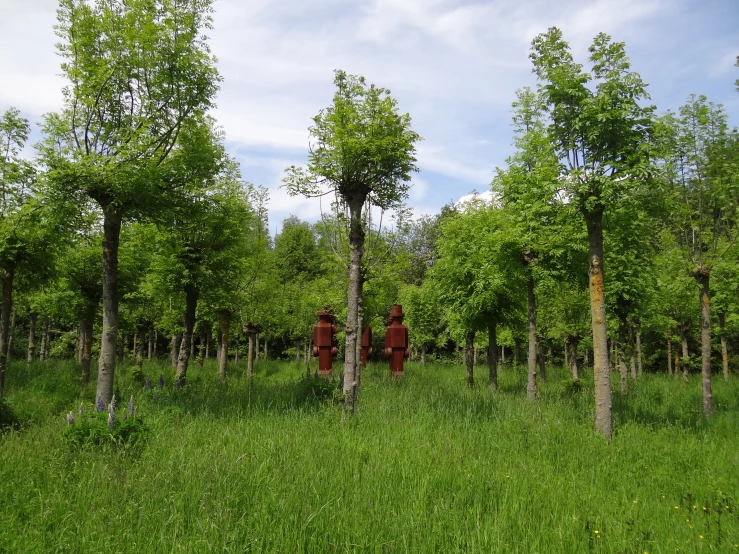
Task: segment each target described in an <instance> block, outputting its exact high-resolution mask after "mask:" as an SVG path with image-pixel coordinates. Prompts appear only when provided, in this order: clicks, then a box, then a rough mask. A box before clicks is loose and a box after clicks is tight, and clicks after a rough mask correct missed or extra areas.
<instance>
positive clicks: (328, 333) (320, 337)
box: [313, 309, 339, 375]
mask: <svg viewBox="0 0 739 554" xmlns="http://www.w3.org/2000/svg"><path fill="white" fill-rule="evenodd" d="M317 315H318V324H317V325H315V326H314V327H313V356H315V357H317V358H318V374H319V375H331V369H332V367H331V363H332V362H333V360H334V359H335V358H336V355H337V354H338V353H339V349H338V347H337V343H336V333H337V332H338V329H337V328H336V327H335V326H334V314H332V313H331V310H328V309H324V310H323V311H321V312H318V314H317Z"/></svg>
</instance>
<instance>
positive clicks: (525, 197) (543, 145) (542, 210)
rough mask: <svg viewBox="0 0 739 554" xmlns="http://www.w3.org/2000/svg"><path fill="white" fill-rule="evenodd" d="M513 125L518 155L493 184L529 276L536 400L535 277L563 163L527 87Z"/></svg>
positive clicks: (531, 388) (531, 383)
mask: <svg viewBox="0 0 739 554" xmlns="http://www.w3.org/2000/svg"><path fill="white" fill-rule="evenodd" d="M516 96H517V100H516V102H514V103H513V109H514V116H513V126H514V129H515V132H516V140H515V144H516V147H517V151H516V153H515V154H514V155H513V156H512V157H510V158H509V159H508V160H507V161H508V164H509V165H508V168H507V169H506V170H505V171H500V170H499V171H498V175H497V176H496V179H495V181H494V182H493V187H494V190H495V191H496V192H497V193H498V195H499V196H500V199H501V202H502V204H503V206H504V207H505V208H506V209H507V210H508V211H509V212H510V221H511V224H512V225H513V226H514V227H515V231H516V234H517V236H518V239H519V243H520V249H521V259H522V260H523V262H524V264H525V267H526V274H527V298H528V301H527V304H528V308H527V321H528V364H527V365H528V382H527V387H526V390H527V396H528V398H529V399H530V400H534V399H535V398H536V368H537V326H536V316H537V310H536V292H535V288H536V276H537V274H540V273H542V271H546V269H545V266H546V264H542V262H543V258H544V257H546V255H547V251H548V250H549V249H550V248H551V244H550V243H551V241H552V236H555V237H557V233H553V226H554V225H555V223H556V219H557V216H558V212H561V205H562V202H561V201H560V200H559V199H558V198H557V195H556V193H557V187H558V186H559V179H558V178H559V175H560V163H559V160H558V159H557V156H556V154H555V152H554V149H553V148H552V142H551V141H550V140H549V138H548V137H547V134H546V128H545V126H544V120H543V113H542V106H541V99H540V98H539V96H538V95H537V94H536V93H534V92H533V91H531V90H530V89H528V88H525V89H523V90H520V91H518V92H517V94H516Z"/></svg>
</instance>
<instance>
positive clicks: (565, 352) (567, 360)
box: [562, 337, 572, 371]
mask: <svg viewBox="0 0 739 554" xmlns="http://www.w3.org/2000/svg"><path fill="white" fill-rule="evenodd" d="M562 353H563V355H564V357H565V365H566V366H567V367H569V368H570V371H571V370H572V364H570V346H569V345H568V344H567V338H566V337H565V341H564V348H563V349H562Z"/></svg>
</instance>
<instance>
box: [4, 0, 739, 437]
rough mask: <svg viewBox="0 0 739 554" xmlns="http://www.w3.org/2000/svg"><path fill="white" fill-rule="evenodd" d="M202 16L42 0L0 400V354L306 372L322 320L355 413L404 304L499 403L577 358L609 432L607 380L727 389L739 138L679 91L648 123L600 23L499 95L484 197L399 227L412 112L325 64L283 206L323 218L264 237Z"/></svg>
mask: <svg viewBox="0 0 739 554" xmlns="http://www.w3.org/2000/svg"><path fill="white" fill-rule="evenodd" d="M211 10H212V8H211V5H210V3H209V2H202V1H194V0H193V1H184V2H176V3H172V2H169V1H168V0H157V1H156V2H153V3H151V2H147V3H143V2H126V3H121V2H116V1H114V0H105V1H103V0H100V1H98V2H95V3H87V2H83V1H81V0H62V1H61V2H60V8H59V11H58V17H59V24H58V26H57V27H56V30H57V33H58V35H59V37H60V45H59V53H60V55H61V56H62V58H63V64H62V70H63V74H64V76H65V77H66V78H67V80H68V86H67V87H65V89H64V104H63V107H62V109H61V110H60V111H59V112H56V113H52V114H48V115H47V116H46V117H45V119H44V124H43V129H42V130H43V139H42V141H41V142H40V143H39V144H38V145H37V146H36V155H35V157H34V158H33V159H32V160H29V159H28V158H27V157H26V156H24V155H23V154H22V152H23V150H24V148H25V147H26V143H27V141H28V137H29V133H30V124H29V122H28V121H27V120H26V119H25V118H24V117H23V116H22V115H21V114H20V113H19V112H18V110H16V109H14V108H9V109H7V110H6V111H5V113H4V114H3V115H2V118H0V142H1V143H2V146H3V159H2V165H1V166H0V186H1V187H2V198H0V269H1V270H2V314H1V317H0V394H2V392H3V387H4V382H5V378H6V368H7V364H8V360H9V359H21V358H22V359H24V360H27V361H29V362H30V361H33V360H36V359H39V360H46V359H49V358H53V357H72V356H74V357H76V358H77V359H78V360H79V363H80V375H81V382H82V384H83V385H85V384H87V382H88V381H89V379H90V378H91V375H92V374H93V371H92V367H93V360H95V359H97V360H98V363H97V392H96V395H97V396H98V397H99V398H101V399H102V401H103V402H108V401H110V398H111V396H112V395H113V390H114V382H115V367H116V364H117V363H121V362H122V361H123V360H125V359H126V358H128V359H130V360H131V361H132V362H133V364H134V365H135V368H136V369H135V371H137V375H138V376H139V378H140V379H142V380H143V379H144V378H145V376H146V366H147V363H146V360H147V359H152V358H154V357H157V356H163V355H166V352H167V351H168V352H169V356H170V357H171V362H172V366H173V372H174V374H175V377H176V382H177V384H178V385H179V386H183V385H185V384H186V382H187V372H188V367H189V365H190V364H191V363H192V362H193V360H194V359H197V360H198V361H199V363H200V364H201V365H202V364H203V360H205V359H206V358H208V357H217V358H218V367H219V377H220V379H221V380H224V379H226V378H227V368H228V364H229V361H230V360H233V361H238V358H239V355H242V356H244V355H246V357H247V371H248V373H249V375H251V373H252V371H253V364H254V361H255V360H256V359H258V357H259V356H263V357H268V356H271V357H285V358H294V359H295V360H297V361H298V362H301V363H306V366H308V364H307V361H308V359H309V356H310V352H311V344H310V341H311V336H312V326H313V324H314V323H315V314H316V312H317V311H318V310H319V309H321V308H322V307H324V306H329V307H331V309H333V310H334V312H335V314H336V316H337V320H338V322H339V323H340V324H341V325H340V327H341V335H342V336H341V339H342V340H341V345H342V348H341V350H342V356H343V358H344V360H345V363H344V371H343V379H344V401H345V404H346V405H347V406H348V408H349V409H352V408H353V405H354V402H355V399H356V396H357V387H358V383H359V379H358V374H357V367H358V365H359V362H358V358H357V355H356V353H357V349H358V348H357V339H358V337H359V336H361V332H362V329H363V327H366V326H368V325H369V326H373V327H375V328H382V327H383V326H384V324H385V320H386V317H387V314H388V312H389V308H390V306H391V305H392V304H394V303H398V302H400V303H402V304H403V306H404V309H405V311H406V313H407V323H408V325H409V328H410V340H411V349H412V351H413V356H414V357H415V358H416V359H418V360H420V361H421V363H425V362H426V361H427V360H429V359H431V358H433V359H449V360H459V361H462V360H463V361H464V363H465V365H466V367H467V380H468V383H469V384H470V386H473V385H474V384H475V381H474V366H475V365H476V363H477V362H478V358H484V359H485V360H486V363H487V365H488V375H489V377H488V381H489V386H490V388H491V390H492V391H496V390H497V387H498V380H497V375H498V371H499V370H500V368H501V367H503V366H504V364H506V362H509V363H510V362H513V363H514V364H518V363H520V364H521V365H523V363H524V359H525V360H526V364H525V365H526V368H527V375H528V379H527V396H528V398H530V399H531V400H535V399H536V396H537V379H546V369H547V366H548V365H549V364H553V363H565V364H567V366H568V367H569V369H570V371H571V374H572V379H573V380H577V379H578V378H579V376H580V375H581V372H582V371H583V370H585V368H587V370H592V371H593V372H594V378H595V402H596V407H595V421H596V428H597V429H598V431H599V432H601V433H602V434H603V435H604V436H606V437H610V436H611V432H612V424H611V408H610V405H611V394H612V393H611V389H612V384H611V374H612V371H618V375H619V389H620V391H621V393H623V394H626V393H627V392H628V389H629V384H630V381H633V380H635V379H638V377H639V375H641V374H642V372H643V371H661V372H665V373H667V374H670V375H674V376H687V375H688V374H689V373H690V372H700V373H701V375H702V391H703V410H704V413H705V415H706V416H710V415H711V411H712V397H711V376H712V373H713V372H716V371H721V372H722V373H723V377H724V378H726V379H728V378H729V376H730V371H731V369H732V368H733V369H736V367H737V355H738V354H739V352H738V348H737V345H738V341H739V248H738V247H736V244H735V243H736V239H737V236H738V235H739V219H738V218H739V214H738V213H737V210H738V206H737V202H739V134H738V133H737V131H736V129H734V130H731V129H729V127H728V123H727V116H726V113H725V112H724V111H723V109H722V108H721V106H718V105H715V104H712V103H711V102H709V101H708V100H707V99H706V98H704V97H702V96H690V97H689V98H688V100H687V102H686V104H685V105H684V106H683V107H682V108H681V109H680V110H679V112H678V113H672V112H667V113H663V114H659V112H658V111H657V108H656V107H654V106H651V105H649V104H648V103H647V101H648V99H649V96H648V93H647V87H646V85H645V84H644V83H643V82H642V80H641V78H640V77H639V75H638V74H637V73H636V72H634V71H633V70H632V69H631V66H630V62H629V59H628V57H627V56H626V52H625V46H624V45H623V44H622V43H618V42H614V41H612V40H611V38H610V37H608V36H607V35H604V34H600V35H598V36H597V37H596V38H595V39H594V41H593V43H592V45H591V47H590V50H589V51H590V57H589V63H590V66H589V67H590V69H589V70H588V71H586V70H585V69H584V67H583V66H582V65H581V64H579V63H577V62H576V61H575V60H574V58H573V56H572V54H571V53H570V50H569V47H568V45H567V43H566V41H565V40H564V38H563V36H562V33H561V32H560V31H559V30H558V29H556V28H553V29H550V30H549V31H548V32H546V33H543V34H541V35H539V36H537V37H536V38H535V39H534V41H533V43H532V47H531V55H530V57H531V60H532V64H533V70H534V73H535V74H536V76H537V78H538V85H537V87H536V89H535V90H532V89H528V88H527V89H522V90H520V91H518V92H517V95H516V101H515V102H514V104H513V130H514V134H515V143H514V144H515V149H516V150H515V153H514V154H513V155H512V156H511V157H510V158H509V159H508V160H507V165H506V167H504V168H499V169H498V170H497V172H496V175H495V177H494V179H493V182H492V187H493V192H494V200H493V201H491V202H483V201H481V200H472V201H470V202H468V203H465V204H458V205H449V206H446V207H444V208H443V209H442V210H441V212H440V213H439V214H437V215H435V216H427V217H422V218H417V219H413V218H412V217H410V213H409V210H408V207H407V206H406V205H405V200H406V199H407V191H408V187H409V184H408V183H409V179H410V174H411V173H412V172H414V171H417V170H418V169H417V167H416V165H415V162H416V160H415V143H416V142H417V141H418V140H419V139H420V137H419V136H418V135H417V134H416V133H415V132H414V131H413V130H412V128H411V120H410V117H409V115H408V114H401V113H400V112H399V111H398V106H397V103H396V101H395V100H394V99H393V98H392V97H391V96H390V93H389V91H387V90H386V89H383V88H380V87H375V86H374V85H369V84H368V83H366V82H365V80H364V79H363V78H361V77H356V76H352V75H348V74H346V73H344V72H342V71H337V72H336V75H335V85H336V92H335V95H334V98H333V102H332V104H331V105H330V106H329V107H328V108H326V109H324V110H322V111H321V112H319V114H318V115H317V116H316V117H315V118H314V125H313V126H312V127H311V128H310V132H311V136H312V137H313V142H312V149H311V154H310V156H309V159H308V166H307V168H299V167H291V168H288V169H287V171H286V174H285V178H284V186H285V187H286V188H287V189H288V190H289V192H290V193H292V194H305V195H308V196H317V195H329V194H330V195H331V197H332V198H333V202H332V204H331V209H330V210H329V211H327V213H326V214H324V216H323V217H322V218H321V220H320V221H318V222H316V223H310V222H305V221H301V220H300V219H298V218H297V217H291V218H289V219H287V220H285V221H284V222H283V225H282V229H281V231H280V233H279V234H278V235H277V236H276V237H274V239H273V238H272V237H270V235H269V233H268V226H267V213H266V203H267V201H268V198H267V194H266V191H265V190H264V189H263V188H260V187H255V186H253V185H251V184H249V183H247V182H246V181H244V179H243V177H242V175H241V173H240V168H239V165H238V163H237V162H236V161H234V160H233V159H232V158H231V157H230V156H229V155H228V154H227V153H226V151H225V147H224V136H223V131H222V130H221V129H220V127H219V126H218V124H217V122H216V121H215V120H214V119H213V118H212V117H211V116H210V115H209V110H210V108H211V107H212V102H213V97H214V95H215V93H216V91H217V88H218V82H219V80H220V77H219V75H218V72H217V70H216V68H215V61H214V59H213V57H212V56H211V55H210V52H209V49H208V45H207V39H206V38H205V37H204V34H203V33H204V32H205V31H206V30H207V29H208V28H209V26H210V13H211ZM388 214H392V217H390V216H389V215H388ZM388 223H389V224H388ZM375 337H377V338H379V339H381V334H380V333H376V334H375ZM380 346H381V345H377V347H376V348H375V352H382V348H381V347H380ZM506 355H507V359H506ZM308 371H309V370H308ZM11 378H12V376H11Z"/></svg>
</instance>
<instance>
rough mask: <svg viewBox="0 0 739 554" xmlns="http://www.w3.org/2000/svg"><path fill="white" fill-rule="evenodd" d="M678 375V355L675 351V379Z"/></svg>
mask: <svg viewBox="0 0 739 554" xmlns="http://www.w3.org/2000/svg"><path fill="white" fill-rule="evenodd" d="M678 375H680V353H679V352H678V350H677V349H675V377H677V376H678Z"/></svg>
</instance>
